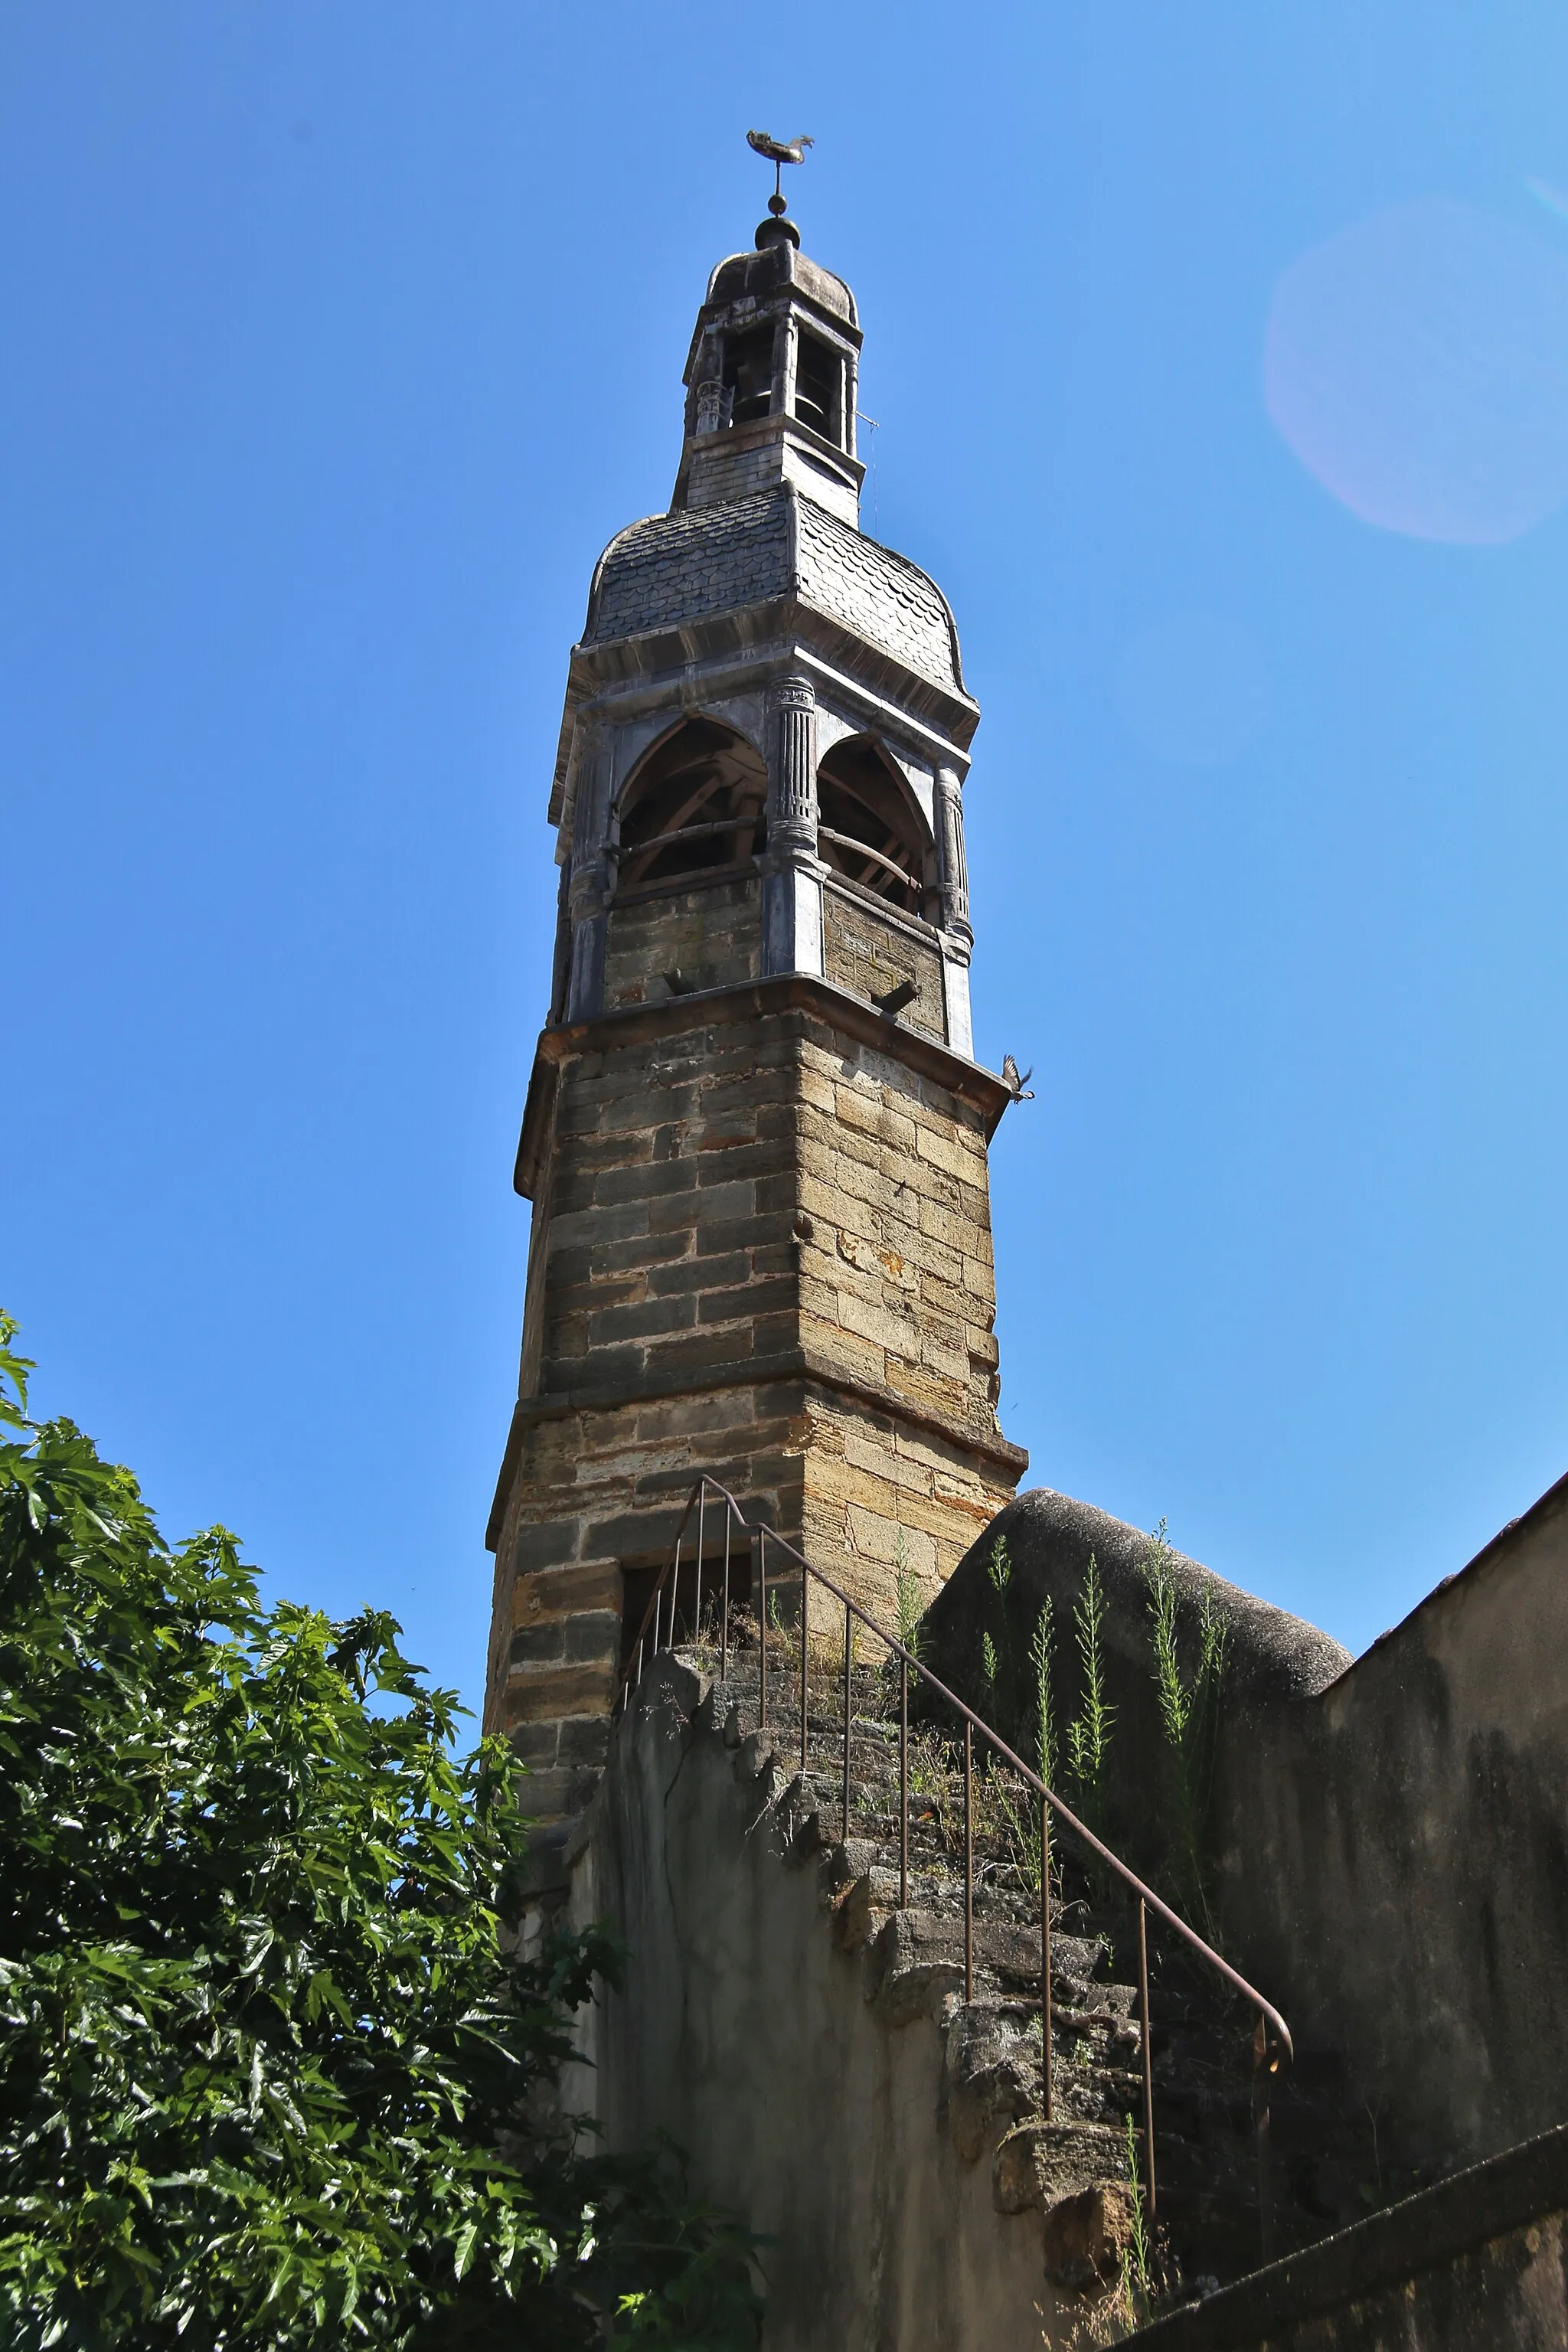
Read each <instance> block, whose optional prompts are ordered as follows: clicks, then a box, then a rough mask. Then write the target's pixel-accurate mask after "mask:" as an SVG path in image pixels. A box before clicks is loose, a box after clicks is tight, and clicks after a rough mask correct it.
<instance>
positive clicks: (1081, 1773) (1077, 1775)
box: [1067, 1552, 1116, 1836]
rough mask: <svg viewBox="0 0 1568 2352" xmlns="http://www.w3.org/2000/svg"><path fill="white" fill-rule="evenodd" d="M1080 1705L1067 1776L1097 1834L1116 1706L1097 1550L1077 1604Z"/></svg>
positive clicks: (1069, 1740)
mask: <svg viewBox="0 0 1568 2352" xmlns="http://www.w3.org/2000/svg"><path fill="white" fill-rule="evenodd" d="M1072 1619H1073V1640H1074V1643H1075V1644H1076V1646H1077V1649H1078V1662H1079V1707H1078V1713H1077V1714H1076V1715H1075V1716H1074V1717H1073V1718H1072V1721H1071V1722H1070V1723H1069V1724H1068V1727H1067V1777H1068V1783H1069V1785H1070V1787H1071V1789H1072V1793H1073V1799H1074V1802H1075V1804H1076V1806H1077V1810H1078V1811H1079V1812H1080V1813H1081V1814H1082V1816H1083V1818H1084V1820H1085V1822H1087V1823H1088V1824H1089V1828H1090V1829H1091V1830H1093V1831H1094V1832H1096V1834H1097V1835H1101V1836H1103V1834H1104V1831H1105V1792H1106V1778H1107V1765H1108V1759H1109V1756H1110V1735H1111V1731H1112V1729H1113V1727H1114V1726H1115V1722H1116V1709H1115V1708H1114V1707H1113V1706H1111V1705H1110V1701H1109V1700H1108V1699H1107V1697H1106V1696H1105V1651H1104V1643H1103V1634H1104V1627H1105V1594H1104V1591H1103V1590H1102V1588H1101V1585H1100V1563H1099V1561H1098V1560H1097V1559H1096V1558H1095V1556H1094V1554H1093V1552H1090V1553H1089V1566H1088V1568H1087V1569H1086V1570H1085V1571H1084V1579H1083V1582H1082V1584H1081V1585H1080V1586H1079V1594H1078V1599H1077V1600H1076V1601H1074V1603H1073V1612H1072Z"/></svg>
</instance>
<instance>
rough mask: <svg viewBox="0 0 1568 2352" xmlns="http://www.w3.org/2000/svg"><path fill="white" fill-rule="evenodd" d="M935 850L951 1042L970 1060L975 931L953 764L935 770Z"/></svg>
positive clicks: (957, 1051) (972, 1043)
mask: <svg viewBox="0 0 1568 2352" xmlns="http://www.w3.org/2000/svg"><path fill="white" fill-rule="evenodd" d="M935 815H936V839H937V850H938V854H939V856H941V859H942V995H943V998H944V1000H945V1003H946V1009H947V1042H948V1044H949V1045H951V1046H952V1050H953V1052H954V1053H955V1054H962V1055H964V1057H965V1058H966V1059H967V1060H973V1056H974V1033H973V1024H972V1021H971V1018H970V1011H969V955H970V950H971V949H972V948H973V945H974V932H973V929H972V928H971V925H970V920H969V867H968V865H967V863H966V861H965V858H964V855H963V798H962V796H961V794H960V792H959V785H958V778H957V776H956V775H955V774H954V772H953V771H952V769H951V768H939V769H938V770H937V772H936V793H935Z"/></svg>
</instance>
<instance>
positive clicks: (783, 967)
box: [763, 676, 822, 972]
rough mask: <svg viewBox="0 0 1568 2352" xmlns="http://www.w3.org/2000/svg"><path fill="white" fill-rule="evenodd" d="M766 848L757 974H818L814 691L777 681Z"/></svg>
mask: <svg viewBox="0 0 1568 2352" xmlns="http://www.w3.org/2000/svg"><path fill="white" fill-rule="evenodd" d="M768 726H769V732H770V736H771V739H772V740H771V743H770V747H769V748H770V750H771V752H772V757H771V759H770V760H769V761H768V845H767V848H766V850H765V851H764V853H763V971H764V972H770V971H814V972H820V971H821V970H822V866H821V862H820V860H819V859H818V857H817V855H816V688H815V687H814V686H813V685H812V682H811V680H810V678H808V677H798V676H797V677H784V678H781V679H780V680H779V682H778V684H777V685H776V686H775V687H774V688H773V692H772V694H771V695H770V697H769V715H768Z"/></svg>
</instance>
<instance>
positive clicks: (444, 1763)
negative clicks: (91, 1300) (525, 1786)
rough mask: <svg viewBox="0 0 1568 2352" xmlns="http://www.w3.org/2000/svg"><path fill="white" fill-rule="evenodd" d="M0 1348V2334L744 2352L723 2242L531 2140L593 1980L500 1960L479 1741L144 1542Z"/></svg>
mask: <svg viewBox="0 0 1568 2352" xmlns="http://www.w3.org/2000/svg"><path fill="white" fill-rule="evenodd" d="M14 1333H15V1326H14V1325H13V1324H11V1323H10V1322H9V1320H7V1319H0V2018H3V2021H4V2026H5V2034H4V2039H3V2042H0V2337H3V2340H4V2341H5V2344H6V2345H7V2346H10V2347H18V2352H32V2347H39V2352H42V2347H55V2346H58V2347H68V2352H77V2347H79V2352H111V2347H127V2352H131V2347H134V2352H165V2347H167V2352H174V2347H175V2346H180V2347H187V2352H226V2347H241V2346H243V2347H246V2352H327V2347H329V2346H330V2347H332V2352H339V2347H345V2346H348V2347H352V2346H353V2345H356V2344H358V2345H363V2346H367V2347H409V2352H434V2347H441V2352H448V2347H450V2352H457V2347H466V2348H467V2352H489V2347H500V2345H501V2344H502V2343H503V2342H504V2343H506V2344H508V2345H509V2346H510V2345H513V2344H517V2343H526V2344H528V2345H529V2346H530V2347H542V2352H557V2347H561V2352H564V2347H579V2346H581V2347H587V2346H589V2345H609V2346H613V2347H633V2346H637V2345H640V2344H643V2343H645V2342H647V2343H655V2342H663V2343H668V2344H677V2343H679V2344H680V2345H682V2346H708V2347H741V2346H742V2345H746V2344H750V2343H752V2342H753V2341H754V2334H755V2312H756V2305H755V2298H754V2294H753V2289H752V2277H751V2267H750V2242H749V2240H748V2239H747V2237H746V2236H745V2233H744V2232H743V2231H741V2230H740V2229H739V2228H738V2227H737V2226H736V2225H734V2224H731V2223H728V2222H725V2221H722V2220H721V2219H718V2218H716V2217H715V2216H713V2215H712V2214H710V2213H709V2212H708V2211H706V2210H703V2209H702V2208H700V2207H699V2206H697V2205H694V2204H693V2203H692V2202H690V2201H689V2199H688V2198H687V2196H686V2194H685V2191H684V2188H683V2185H682V2182H681V2180H680V2177H679V2168H678V2167H677V2166H676V2165H675V2163H674V2162H673V2160H672V2159H671V2158H670V2157H669V2156H668V2155H664V2154H660V2153H659V2152H658V2151H655V2152H652V2153H648V2154H644V2155H639V2156H637V2157H635V2158H611V2157H608V2156H605V2155H601V2154H597V2153H593V2152H590V2153H588V2154H586V2155H584V2154H582V2153H578V2152H576V2143H575V2139H574V2132H573V2127H572V2125H571V2122H570V2119H562V2118H560V2117H559V2116H555V2118H554V2120H552V2113H553V2107H554V2101H553V2097H552V2093H553V2089H554V2085H555V2082H556V2078H557V2076H558V2072H559V2069H560V2067H561V2065H562V2063H563V2061H564V2060H565V2059H566V2058H567V2057H568V2056H569V2055H570V2054H571V2043H570V2039H569V2033H568V2025H569V2021H570V2016H571V2013H572V2011H574V2009H575V2008H576V2007H577V2006H578V2005H579V2004H580V2003H582V2002H583V2001H584V2000H587V1999H588V1998H589V1997H590V1994H591V1990H592V1986H593V1983H594V1980H595V1977H601V1978H605V1977H607V1978H609V1979H612V1980H613V1979H615V1977H616V1971H617V1969H618V1966H619V1958H618V1955H617V1953H616V1950H615V1949H614V1948H613V1946H612V1945H611V1943H610V1942H609V1940H608V1939H607V1938H606V1937H605V1936H604V1935H602V1934H600V1933H598V1932H596V1931H591V1932H589V1933H587V1934H584V1935H575V1936H558V1937H550V1938H545V1939H543V1940H542V1941H541V1942H539V1943H537V1944H535V1945H533V1946H531V1947H530V1948H528V1949H527V1951H526V1952H524V1951H521V1950H520V1949H518V1948H515V1947H514V1946H513V1944H512V1940H511V1938H510V1936H509V1932H508V1931H509V1927H510V1925H511V1923H512V1922H513V1921H514V1920H515V1919H516V1918H517V1916H518V1913H519V1908H520V1898H519V1884H520V1865H521V1860H522V1857H523V1853H524V1850H525V1823H524V1822H523V1821H522V1819H521V1814H520V1811H519V1802H518V1794H517V1776H516V1773H515V1771H514V1769H512V1767H511V1764H510V1759H509V1758H508V1757H507V1755H506V1752H505V1751H504V1749H502V1748H500V1746H499V1745H491V1746H487V1747H483V1748H480V1749H479V1751H478V1753H477V1754H476V1755H475V1756H473V1757H472V1758H470V1759H468V1761H467V1762H466V1763H464V1762H459V1761H458V1759H456V1757H455V1754H454V1737H455V1722H454V1718H455V1715H456V1713H457V1708H456V1702H455V1699H454V1697H453V1696H452V1694H451V1693H449V1692H446V1691H442V1690H437V1689H432V1688H429V1687H428V1686H427V1685H426V1684H425V1683H424V1682H423V1681H422V1680H421V1678H420V1675H419V1670H418V1669H417V1668H416V1667H414V1666H412V1665H411V1664H409V1663H408V1662H407V1661H406V1659H405V1658H404V1657H403V1656H402V1654H400V1652H399V1650H398V1647H397V1635H398V1628H397V1626H396V1625H395V1622H394V1621H393V1620H392V1619H391V1618H390V1617H388V1616H386V1615H384V1613H382V1612H374V1611H367V1612H364V1613H363V1615H361V1616H360V1617H358V1618H355V1619H354V1620H353V1621H352V1622H349V1623H345V1624H332V1623H330V1622H328V1621H327V1620H326V1619H325V1618H324V1617H322V1616H321V1615H319V1614H317V1613H316V1612H313V1611H310V1610H307V1609H302V1608H297V1607H293V1606H291V1605H289V1604H288V1603H282V1604H280V1605H279V1606H277V1607H274V1608H271V1609H264V1608H263V1606H262V1605H261V1601H260V1599H259V1596H258V1585H257V1580H256V1577H255V1575H254V1573H253V1572H252V1571H251V1570H249V1569H248V1568H247V1567H245V1566H244V1565H243V1564H242V1563H241V1561H240V1559H239V1556H238V1551H237V1545H236V1542H235V1538H233V1537H232V1536H230V1535H229V1534H228V1533H226V1531H225V1530H224V1529H223V1528H214V1529H212V1530H211V1531H209V1532H208V1533H206V1534H205V1535H200V1536H197V1537H195V1538H193V1539H192V1540H191V1541H190V1542H188V1543H186V1544H184V1546H182V1547H179V1548H177V1549H171V1548H170V1547H169V1546H167V1545H166V1544H165V1543H164V1541H163V1538H162V1537H161V1536H160V1534H159V1532H158V1529H157V1528H156V1526H155V1524H154V1522H153V1517H152V1515H151V1513H150V1511H149V1510H148V1508H147V1506H146V1505H145V1503H144V1502H143V1501H142V1496H141V1494H140V1492H139V1491H138V1488H137V1486H136V1484H135V1481H134V1480H133V1479H132V1476H131V1475H130V1474H129V1473H128V1472H126V1471H125V1470H123V1469H119V1468H116V1467H115V1466H114V1465H111V1464H108V1463H105V1462H102V1461H100V1458H99V1456H98V1454H97V1453H96V1451H95V1449H94V1447H93V1445H92V1444H91V1442H90V1441H89V1439H88V1438H87V1437H85V1436H84V1435H83V1434H82V1433H80V1431H79V1430H78V1429H77V1428H76V1427H75V1426H74V1425H73V1424H72V1423H70V1422H68V1421H64V1420H59V1421H52V1422H47V1423H36V1422H33V1421H31V1420H29V1419H28V1417H27V1412H26V1376H27V1372H28V1371H29V1370H30V1369H31V1367H30V1365H29V1364H28V1363H27V1362H26V1360H24V1359H22V1358H21V1357H19V1356H17V1355H16V1353H15V1352H14V1350H13V1349H12V1346H11V1341H12V1339H13V1338H14Z"/></svg>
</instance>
